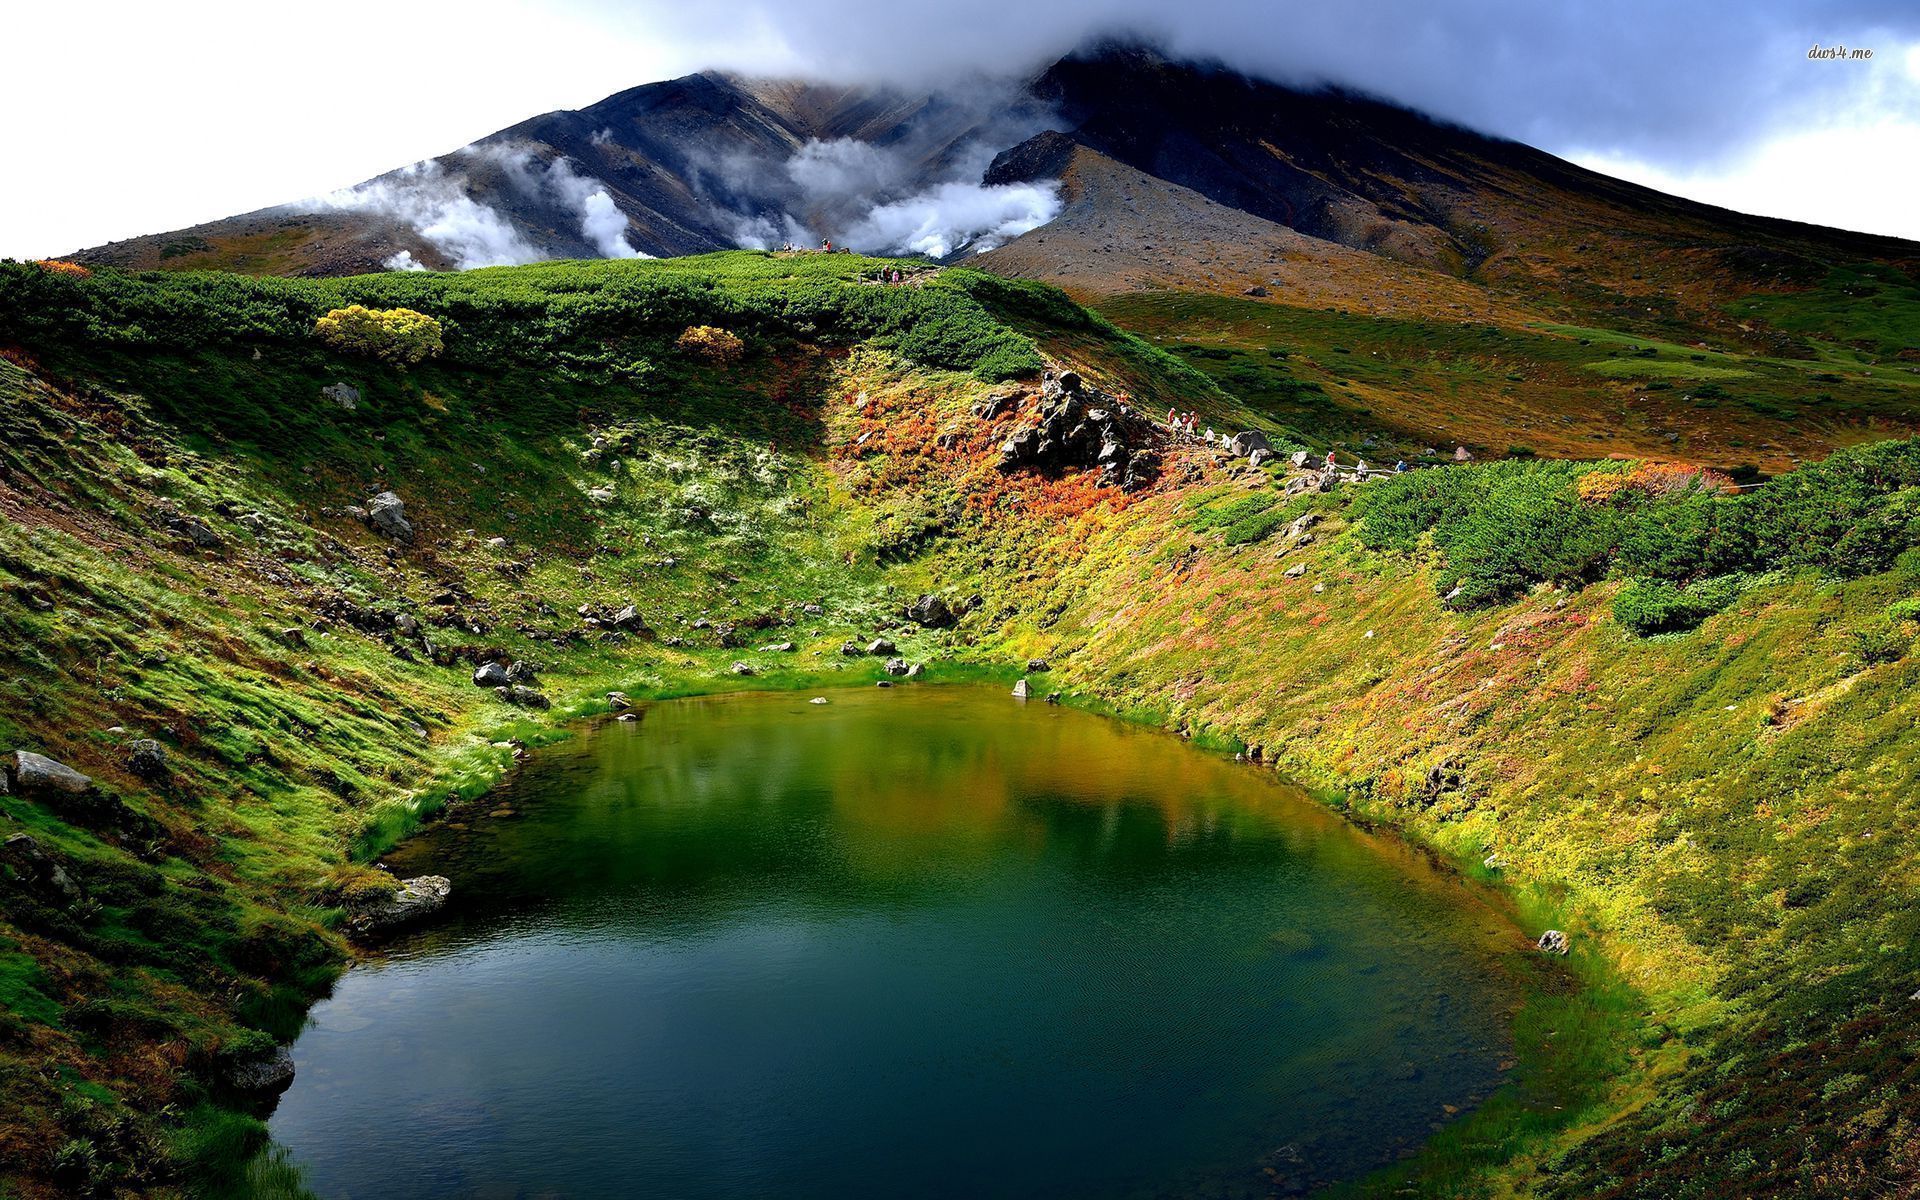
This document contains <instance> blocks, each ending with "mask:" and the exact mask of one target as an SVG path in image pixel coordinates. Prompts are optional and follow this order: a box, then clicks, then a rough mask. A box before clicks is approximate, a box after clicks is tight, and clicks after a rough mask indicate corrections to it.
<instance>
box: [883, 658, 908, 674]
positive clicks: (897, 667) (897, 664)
mask: <svg viewBox="0 0 1920 1200" xmlns="http://www.w3.org/2000/svg"><path fill="white" fill-rule="evenodd" d="M886 672H887V674H889V675H905V674H906V673H907V660H906V659H904V658H890V659H888V660H887V665H886Z"/></svg>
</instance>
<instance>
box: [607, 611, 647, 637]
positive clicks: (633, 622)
mask: <svg viewBox="0 0 1920 1200" xmlns="http://www.w3.org/2000/svg"><path fill="white" fill-rule="evenodd" d="M610 623H611V624H612V626H613V627H614V628H615V629H618V630H620V631H621V632H622V633H638V632H639V631H640V630H642V629H645V628H646V627H647V623H646V622H645V621H643V620H641V619H640V610H639V609H638V608H635V607H634V606H633V605H631V604H629V605H627V606H626V607H625V608H623V609H621V610H620V611H619V612H617V613H615V614H613V620H612V621H611V622H610Z"/></svg>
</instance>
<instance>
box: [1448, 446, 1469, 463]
mask: <svg viewBox="0 0 1920 1200" xmlns="http://www.w3.org/2000/svg"><path fill="white" fill-rule="evenodd" d="M1453 461H1455V462H1472V461H1473V451H1471V450H1469V449H1467V448H1466V447H1465V446H1455V447H1454V448H1453Z"/></svg>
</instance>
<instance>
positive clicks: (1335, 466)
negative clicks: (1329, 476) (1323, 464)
mask: <svg viewBox="0 0 1920 1200" xmlns="http://www.w3.org/2000/svg"><path fill="white" fill-rule="evenodd" d="M1326 469H1327V470H1328V471H1338V470H1339V469H1340V464H1339V463H1338V462H1336V461H1335V460H1334V457H1333V451H1331V450H1329V451H1327V468H1326Z"/></svg>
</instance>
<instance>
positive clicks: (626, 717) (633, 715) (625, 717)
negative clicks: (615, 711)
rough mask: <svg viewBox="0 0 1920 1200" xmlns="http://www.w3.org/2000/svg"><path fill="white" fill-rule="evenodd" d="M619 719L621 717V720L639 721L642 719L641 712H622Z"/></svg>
mask: <svg viewBox="0 0 1920 1200" xmlns="http://www.w3.org/2000/svg"><path fill="white" fill-rule="evenodd" d="M619 719H620V720H622V721H638V720H639V719H640V714H639V713H630V712H629V713H621V714H620V716H619Z"/></svg>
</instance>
